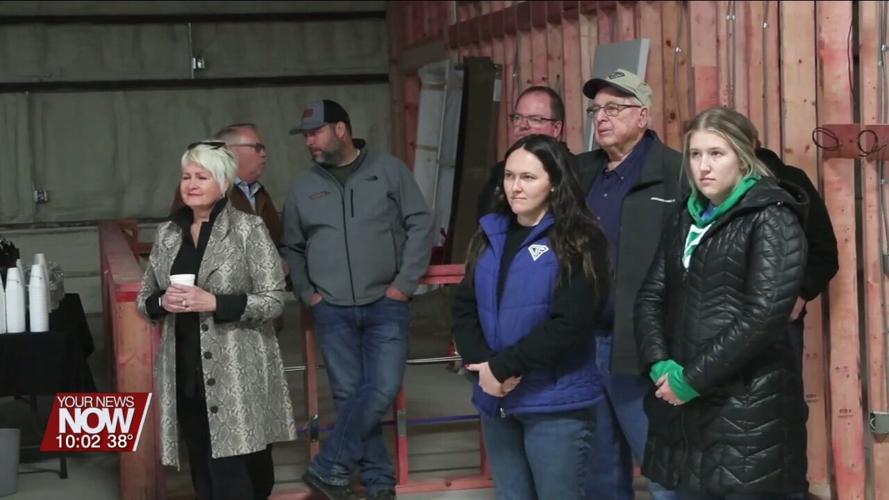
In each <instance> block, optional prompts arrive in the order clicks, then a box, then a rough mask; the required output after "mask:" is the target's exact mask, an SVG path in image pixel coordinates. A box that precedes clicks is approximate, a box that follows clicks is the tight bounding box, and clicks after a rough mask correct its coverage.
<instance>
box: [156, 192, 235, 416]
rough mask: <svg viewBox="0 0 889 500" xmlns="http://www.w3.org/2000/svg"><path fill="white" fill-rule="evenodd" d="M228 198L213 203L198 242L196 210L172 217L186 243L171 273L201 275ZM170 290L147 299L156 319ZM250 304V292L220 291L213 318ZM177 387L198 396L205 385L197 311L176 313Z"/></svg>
mask: <svg viewBox="0 0 889 500" xmlns="http://www.w3.org/2000/svg"><path fill="white" fill-rule="evenodd" d="M226 201H227V199H226V198H223V199H222V200H220V201H219V202H217V203H216V205H215V206H214V207H213V211H212V212H211V213H210V220H209V221H208V222H204V223H203V224H201V229H200V232H199V234H198V241H197V244H195V242H194V240H193V239H192V237H191V223H192V221H193V220H194V216H193V212H192V210H191V208H189V207H187V206H186V207H183V208H181V209H179V210H178V211H176V213H175V214H173V215H172V216H171V218H170V220H171V221H173V223H175V224H176V225H178V226H179V227H180V228H181V229H182V246H181V247H179V253H178V254H176V258H175V259H174V260H173V265H172V267H171V269H170V274H194V275H195V276H197V275H198V272H199V271H200V268H201V260H203V258H204V252H205V251H206V250H207V243H209V241H210V232H211V231H212V230H213V224H214V223H215V222H216V218H217V217H218V216H219V213H220V212H222V210H223V209H224V208H225V205H226ZM165 292H166V290H159V291H158V292H155V293H154V294H153V295H152V296H151V297H149V298H148V300H147V301H146V309H147V311H148V314H149V316H150V317H151V318H152V319H160V318H162V317H163V316H164V315H166V314H167V311H166V310H165V309H163V308H162V307H161V306H160V301H159V299H160V296H161V295H163V294H164V293H165ZM246 307H247V295H245V294H239V295H216V312H215V313H214V314H213V319H214V320H216V321H217V322H220V321H235V320H237V319H238V318H240V317H241V315H242V314H243V313H244V309H245V308H246ZM175 321H176V388H177V392H178V393H179V395H180V396H184V397H187V398H192V399H193V398H195V397H196V396H197V395H198V394H200V393H201V392H200V391H201V389H202V388H203V372H202V370H201V338H200V316H199V315H198V313H196V312H189V313H180V314H177V315H176V320H175Z"/></svg>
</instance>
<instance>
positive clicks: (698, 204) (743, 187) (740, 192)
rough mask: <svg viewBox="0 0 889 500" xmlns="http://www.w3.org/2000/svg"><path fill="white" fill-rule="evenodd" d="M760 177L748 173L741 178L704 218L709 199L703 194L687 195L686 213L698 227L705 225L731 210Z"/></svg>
mask: <svg viewBox="0 0 889 500" xmlns="http://www.w3.org/2000/svg"><path fill="white" fill-rule="evenodd" d="M759 179H761V177H760V176H758V175H748V176H746V177H744V178H743V179H741V182H739V183H738V185H737V186H735V189H733V190H732V193H731V194H730V195H728V198H726V199H725V200H724V201H723V202H722V203H720V204H719V206H718V207H716V210H714V211H713V213H712V214H710V216H709V217H707V218H704V217H703V213H704V211H706V210H707V206H708V205H709V203H710V200H708V199H707V198H705V197H704V196H694V195H692V196H689V197H688V204H687V206H688V213H689V215H691V218H692V219H694V221H695V225H696V226H698V227H703V226H707V225H709V224H710V223H712V222H713V221H715V220H716V219H718V218H720V217H721V216H722V215H723V214H725V213H726V212H728V211H729V210H731V209H732V208H733V207H734V206H735V205H737V204H738V201H740V199H741V197H743V196H744V195H745V194H747V191H749V190H750V188H752V187H753V185H754V184H756V183H757V182H759Z"/></svg>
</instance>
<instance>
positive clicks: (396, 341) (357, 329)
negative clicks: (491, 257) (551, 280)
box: [282, 99, 432, 500]
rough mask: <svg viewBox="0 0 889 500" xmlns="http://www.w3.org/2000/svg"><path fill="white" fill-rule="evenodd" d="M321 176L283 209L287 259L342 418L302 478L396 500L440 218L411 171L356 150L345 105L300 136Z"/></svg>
mask: <svg viewBox="0 0 889 500" xmlns="http://www.w3.org/2000/svg"><path fill="white" fill-rule="evenodd" d="M290 133H291V134H301V135H302V136H303V139H304V140H305V144H306V148H307V149H308V150H309V153H310V154H311V156H312V160H313V162H312V164H311V166H310V167H309V168H308V169H306V170H305V171H304V172H303V173H302V174H301V175H300V176H299V177H298V178H297V179H296V181H295V182H294V184H293V187H292V188H291V190H290V193H289V194H288V195H287V199H286V200H285V202H284V238H283V246H282V252H283V253H284V255H285V257H286V258H287V260H288V261H289V262H290V270H291V277H292V279H293V289H294V292H295V293H296V295H297V297H298V298H299V299H300V300H301V301H302V302H303V304H305V305H306V306H307V307H310V308H311V310H312V316H313V317H314V321H315V334H316V336H317V339H318V345H319V346H320V347H321V353H322V355H323V356H324V363H325V365H326V367H327V378H328V380H329V381H330V387H331V391H332V392H333V399H334V403H335V405H336V411H337V417H336V422H335V424H334V428H333V431H331V433H330V435H329V436H328V438H327V439H326V440H325V441H324V442H323V443H322V445H321V451H320V453H318V455H316V456H315V458H314V459H313V460H312V462H311V463H310V464H309V466H308V470H306V472H305V473H304V474H303V476H302V478H303V481H304V482H305V483H306V484H307V485H308V486H309V487H310V488H311V489H312V490H313V491H314V492H315V493H317V494H319V496H322V497H323V498H328V499H349V498H353V493H352V492H351V490H350V488H349V484H350V483H351V480H352V475H353V473H354V472H355V471H356V469H359V468H360V469H361V473H360V474H361V482H362V483H363V484H364V487H365V489H366V490H367V498H368V499H370V500H387V499H393V498H395V471H394V468H393V467H392V462H391V461H390V459H389V453H388V451H387V450H386V445H385V443H384V441H383V434H382V429H381V427H380V422H381V421H382V419H383V416H384V415H385V413H386V411H387V410H388V409H389V408H390V407H391V406H392V402H393V401H394V400H395V396H396V394H397V393H398V389H399V388H400V387H401V382H402V377H403V375H404V369H405V365H406V361H407V349H408V326H409V320H410V314H409V313H410V309H409V306H408V301H409V300H410V297H411V295H412V294H413V293H414V291H415V290H416V289H417V284H418V281H419V280H420V278H421V277H422V276H423V274H424V273H425V272H426V267H427V266H428V264H429V256H430V254H431V250H432V246H431V245H432V241H431V237H432V214H431V212H430V210H429V207H428V206H427V205H426V201H425V200H424V199H423V195H422V193H421V192H420V188H419V187H418V186H417V183H416V182H415V181H414V177H413V175H412V174H411V171H410V170H408V168H407V167H406V166H405V165H404V163H402V162H401V160H399V159H397V158H395V157H394V156H392V155H389V154H386V153H382V152H378V151H375V150H373V149H371V148H369V147H367V145H366V144H365V142H364V141H363V140H360V139H353V138H352V125H351V121H350V120H349V115H348V114H347V113H346V110H345V109H343V107H342V106H340V105H339V103H337V102H335V101H331V100H328V99H325V100H323V101H315V102H312V103H309V105H308V106H307V107H306V109H305V110H304V111H303V114H302V121H301V122H300V124H299V126H298V127H296V128H295V129H293V130H291V131H290Z"/></svg>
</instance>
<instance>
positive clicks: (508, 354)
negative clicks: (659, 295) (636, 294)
mask: <svg viewBox="0 0 889 500" xmlns="http://www.w3.org/2000/svg"><path fill="white" fill-rule="evenodd" d="M530 230H531V228H523V227H522V226H518V225H517V224H514V225H513V226H511V227H510V231H509V234H508V235H507V241H506V245H505V246H504V250H503V256H502V260H501V266H500V276H499V277H498V284H497V285H498V286H497V288H498V297H500V296H501V295H502V290H503V283H505V280H506V275H507V273H508V270H509V264H510V263H511V262H512V260H513V258H514V257H515V255H516V253H517V252H518V251H519V249H520V248H521V245H522V243H523V242H524V240H525V238H526V237H527V235H528V233H529V232H530ZM594 263H595V267H596V275H597V277H599V279H597V282H596V283H592V282H591V281H590V280H589V279H587V277H586V275H584V273H583V267H582V266H581V265H580V263H579V262H578V263H575V264H574V265H572V266H571V269H572V272H571V274H570V276H569V278H568V280H567V281H566V282H564V283H562V284H560V285H559V286H558V287H557V288H556V290H555V291H554V296H553V303H552V304H553V307H552V310H551V312H550V316H549V318H548V319H547V320H545V321H543V322H542V323H540V324H538V325H537V326H535V327H534V329H533V330H531V332H530V333H529V334H528V335H527V336H525V337H524V338H523V339H522V340H520V341H519V342H518V343H517V344H515V345H512V346H510V347H508V348H507V349H504V350H503V351H501V352H499V353H497V352H494V351H493V349H491V347H490V346H489V345H488V343H487V341H486V340H485V336H484V332H483V331H482V327H481V323H480V322H479V317H478V307H477V304H476V299H475V279H474V276H473V275H472V274H471V273H470V274H467V275H466V277H465V278H464V279H463V282H462V283H461V284H460V285H459V286H458V287H457V290H456V293H455V296H454V303H453V321H454V326H453V329H454V339H455V341H456V343H457V349H458V351H459V352H460V355H461V356H462V357H463V360H464V362H466V363H483V362H486V361H487V362H488V365H489V367H490V368H491V372H492V373H493V375H494V376H495V377H496V378H497V380H499V381H501V382H503V381H505V380H506V379H507V378H509V377H512V376H521V375H524V374H526V373H528V372H530V371H531V370H534V369H539V368H552V367H554V366H556V365H557V364H558V363H559V361H560V359H561V357H562V356H563V355H564V354H566V353H568V352H574V351H575V350H577V349H586V348H587V346H588V343H589V342H590V341H591V340H592V338H593V327H594V325H595V322H596V318H597V317H598V315H599V313H600V312H601V309H602V304H603V302H604V299H605V298H606V297H607V296H608V282H609V279H608V276H609V274H608V261H607V256H605V255H603V256H599V258H594ZM597 288H598V290H597ZM594 297H598V300H594Z"/></svg>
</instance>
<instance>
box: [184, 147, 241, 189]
mask: <svg viewBox="0 0 889 500" xmlns="http://www.w3.org/2000/svg"><path fill="white" fill-rule="evenodd" d="M216 141H218V139H207V140H205V141H201V143H199V144H198V145H197V146H194V147H192V148H189V149H186V150H185V153H184V154H183V155H182V168H183V169H184V168H185V166H186V165H188V164H189V163H197V164H198V165H200V166H202V167H204V168H205V169H207V171H208V172H210V175H212V176H213V180H215V181H216V183H217V184H219V189H220V191H222V192H223V193H228V191H229V189H231V187H232V186H233V185H234V183H235V176H236V175H237V173H238V160H236V159H235V156H234V155H233V154H232V152H231V151H229V149H228V148H226V147H219V146H216V145H214V144H213V143H214V142H216Z"/></svg>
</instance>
